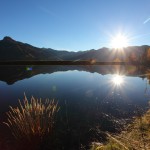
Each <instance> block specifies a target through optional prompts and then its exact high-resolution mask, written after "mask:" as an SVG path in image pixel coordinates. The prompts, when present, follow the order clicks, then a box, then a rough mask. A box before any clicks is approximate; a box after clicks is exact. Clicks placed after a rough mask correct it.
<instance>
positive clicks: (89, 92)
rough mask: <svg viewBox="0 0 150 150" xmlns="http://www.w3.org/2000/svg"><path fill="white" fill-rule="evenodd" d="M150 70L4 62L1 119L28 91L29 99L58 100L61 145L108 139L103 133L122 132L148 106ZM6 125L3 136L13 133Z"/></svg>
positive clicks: (0, 76)
mask: <svg viewBox="0 0 150 150" xmlns="http://www.w3.org/2000/svg"><path fill="white" fill-rule="evenodd" d="M149 72H150V69H149V68H147V67H144V66H129V65H126V66H94V65H93V66H92V65H91V66H0V107H1V108H0V121H1V123H2V122H3V121H5V120H6V112H7V111H8V110H9V106H13V107H16V106H18V99H20V100H23V98H24V93H25V94H26V96H27V97H28V99H30V98H31V96H32V95H33V96H34V97H36V98H42V99H45V98H49V99H55V100H56V101H58V105H59V106H60V110H59V112H58V114H57V121H56V130H58V134H59V135H58V138H59V144H60V147H63V148H64V149H69V147H74V149H78V148H79V147H81V145H87V144H89V143H90V142H92V141H103V140H104V139H105V137H104V135H103V131H109V132H119V131H120V130H121V129H122V128H123V127H124V126H125V125H126V123H128V122H130V120H131V119H132V118H133V117H134V116H138V115H141V114H143V113H144V112H145V111H146V110H147V108H148V102H149V98H150V86H149V82H150V81H149V79H150V74H149ZM4 128H5V127H4V126H3V125H2V124H1V134H2V136H6V135H7V134H6V133H5V131H4V130H3V129H4ZM5 130H6V129H5ZM62 131H63V132H62ZM6 132H8V131H6ZM8 134H9V133H8ZM7 136H8V135H7Z"/></svg>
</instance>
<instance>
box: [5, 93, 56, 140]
mask: <svg viewBox="0 0 150 150" xmlns="http://www.w3.org/2000/svg"><path fill="white" fill-rule="evenodd" d="M58 110H59V107H58V103H57V102H55V101H54V100H49V99H46V100H45V101H43V100H42V99H36V98H35V97H33V96H32V97H31V99H30V101H29V100H28V99H27V97H26V95H24V100H23V102H22V103H21V101H20V100H19V107H17V108H13V107H11V106H10V111H9V112H7V113H6V114H7V121H6V122H4V124H6V125H7V126H8V127H9V128H10V130H11V132H12V134H13V136H14V137H15V138H16V139H18V140H20V139H26V140H29V141H31V140H32V139H33V137H36V138H40V139H42V138H43V137H44V136H46V135H48V134H50V133H51V132H52V130H53V125H54V122H55V116H56V113H57V112H58Z"/></svg>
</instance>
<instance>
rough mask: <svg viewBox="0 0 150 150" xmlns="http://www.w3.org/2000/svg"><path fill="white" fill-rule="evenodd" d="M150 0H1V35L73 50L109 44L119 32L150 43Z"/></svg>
mask: <svg viewBox="0 0 150 150" xmlns="http://www.w3.org/2000/svg"><path fill="white" fill-rule="evenodd" d="M149 8H150V0H1V4H0V18H1V21H0V39H3V37H4V36H10V37H12V38H14V39H15V40H18V41H22V42H25V43H29V44H31V45H34V46H37V47H46V48H54V49H60V50H62V49H66V50H71V51H78V50H89V49H98V48H101V47H109V46H110V41H111V38H112V37H113V36H115V35H116V34H117V33H118V32H121V33H123V34H125V35H126V36H127V37H128V38H129V45H145V44H146V45H150V9H149Z"/></svg>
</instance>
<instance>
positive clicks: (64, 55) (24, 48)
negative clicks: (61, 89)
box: [0, 36, 150, 62]
mask: <svg viewBox="0 0 150 150" xmlns="http://www.w3.org/2000/svg"><path fill="white" fill-rule="evenodd" d="M15 60H48V61H64V60H70V61H82V60H88V61H89V60H90V61H103V62H114V61H126V62H136V61H140V62H149V61H150V46H147V45H143V46H130V47H126V48H124V49H123V50H116V49H108V48H105V47H104V48H101V49H98V50H95V49H92V50H87V51H79V52H68V51H59V50H54V49H51V48H38V47H34V46H32V45H29V44H27V43H22V42H19V41H16V40H14V39H12V38H11V37H8V36H6V37H4V38H3V40H0V61H15Z"/></svg>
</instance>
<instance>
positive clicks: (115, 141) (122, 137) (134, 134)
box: [91, 109, 150, 150]
mask: <svg viewBox="0 0 150 150" xmlns="http://www.w3.org/2000/svg"><path fill="white" fill-rule="evenodd" d="M106 135H107V138H108V141H107V142H106V143H96V142H93V143H92V147H91V150H150V109H149V110H148V111H147V112H146V113H145V114H144V115H143V116H140V117H136V118H135V119H134V121H133V123H131V124H130V125H128V126H127V127H126V129H125V130H124V131H122V132H121V133H120V134H118V135H110V134H109V133H106Z"/></svg>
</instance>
